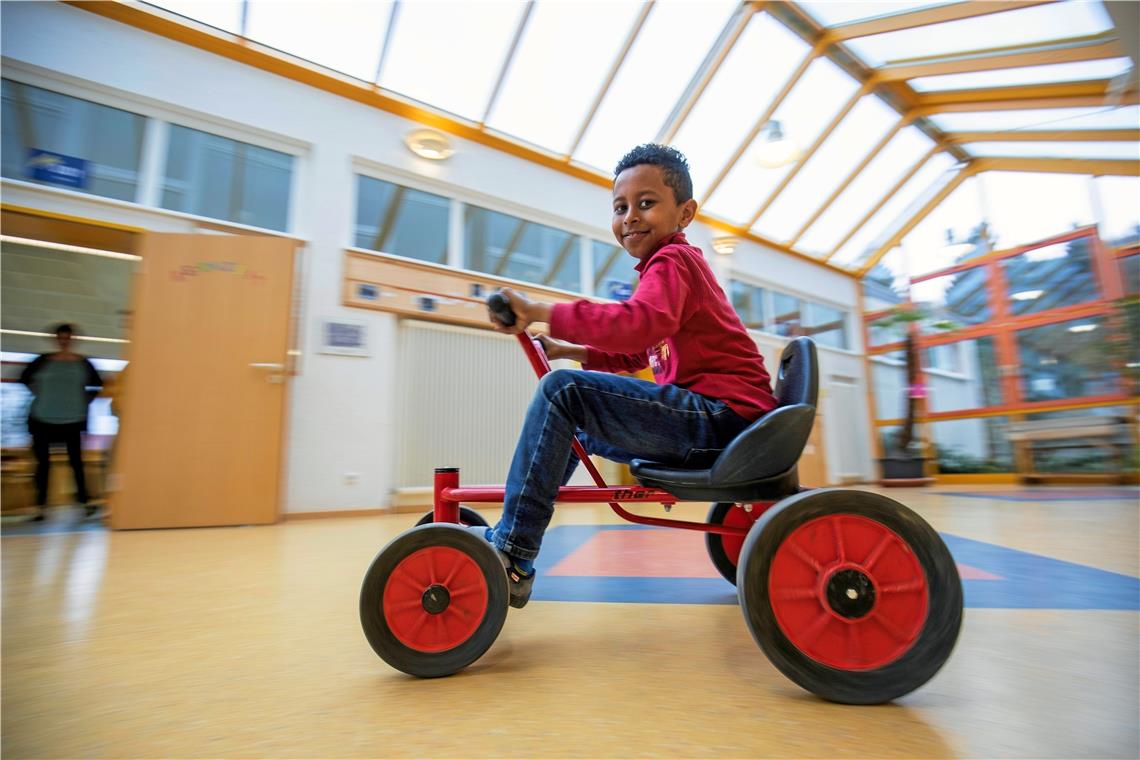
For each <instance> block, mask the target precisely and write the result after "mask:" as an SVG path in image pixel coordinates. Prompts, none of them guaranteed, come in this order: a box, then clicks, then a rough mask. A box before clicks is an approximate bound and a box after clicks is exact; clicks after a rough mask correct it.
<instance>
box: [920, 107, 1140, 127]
mask: <svg viewBox="0 0 1140 760" xmlns="http://www.w3.org/2000/svg"><path fill="white" fill-rule="evenodd" d="M929 118H930V121H932V122H934V126H936V127H938V128H939V129H940V130H942V131H943V132H997V131H1011V130H1025V131H1029V130H1034V129H1137V128H1140V106H1124V107H1121V108H1113V107H1105V108H1041V109H1033V110H1020V111H970V112H962V113H939V114H934V115H933V116H930V117H929Z"/></svg>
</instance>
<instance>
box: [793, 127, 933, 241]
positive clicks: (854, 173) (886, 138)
mask: <svg viewBox="0 0 1140 760" xmlns="http://www.w3.org/2000/svg"><path fill="white" fill-rule="evenodd" d="M910 122H911V119H910V117H909V116H904V117H903V118H901V119H899V120H898V121H897V122H895V125H894V126H893V127H891V129H890V130H889V131H888V132H887V133H886V134H885V135H883V137H882V139H880V140H879V142H878V143H877V144H876V145H875V147H873V148H871V152H870V153H868V154H867V155H866V156H864V157H863V160H862V161H860V162H859V165H858V166H856V167H855V168H854V169H852V170H851V171H850V172H848V173H847V176H846V177H845V178H844V179H843V181H842V182H840V183H839V187H837V188H835V189H834V190H833V191H832V192H831V195H829V196H827V198H826V199H825V200H824V201H823V204H822V205H821V206H820V207H819V208H817V209H816V210H815V213H814V214H812V215H811V216H810V217H808V220H807V221H806V222H804V223H803V225H801V226H800V228H799V230H797V231H796V234H795V235H794V236H793V237H792V239H791V240H789V241H788V245H789V246H791V247H793V248H794V247H795V245H796V243H798V242H799V241H800V238H802V237H803V236H804V233H805V232H807V231H808V229H809V228H810V227H811V226H812V225H813V224H815V222H816V220H818V219H819V218H820V217H821V216H823V214H824V212H825V211H827V209H829V208H831V204H832V203H834V202H835V199H836V198H838V197H839V196H840V195H842V194H843V191H844V190H846V189H847V188H848V186H850V184H851V183H852V182H854V181H855V178H856V177H858V176H859V175H860V174H861V173H862V171H863V170H864V169H866V168H867V164H869V163H871V162H872V161H874V160H875V157H876V156H878V155H879V153H881V152H882V150H883V148H885V147H887V144H888V143H890V141H891V140H893V139H894V138H895V135H897V134H898V133H899V131H900V130H901V129H902V128H903V127H906V126H909V125H910Z"/></svg>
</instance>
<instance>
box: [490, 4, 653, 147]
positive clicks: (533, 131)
mask: <svg viewBox="0 0 1140 760" xmlns="http://www.w3.org/2000/svg"><path fill="white" fill-rule="evenodd" d="M640 10H641V3H640V2H633V1H632V0H608V1H607V2H597V1H587V0H582V1H581V2H573V3H567V2H550V3H538V4H537V5H536V6H535V8H534V11H533V12H532V13H531V16H530V21H529V22H528V23H527V29H526V32H525V33H524V34H523V39H522V42H521V43H520V44H519V49H518V52H517V53H516V55H515V59H514V61H513V62H512V64H511V67H510V71H509V72H508V74H507V78H506V80H505V81H504V82H503V89H502V92H501V93H500V95H499V97H498V100H497V102H496V104H495V106H494V107H493V109H492V111H491V115H490V117H489V118H488V120H487V125H488V126H489V127H491V128H493V129H496V130H499V131H501V132H504V133H506V134H509V135H513V136H515V137H519V138H522V139H523V140H527V141H529V142H531V143H533V144H535V145H538V146H540V147H543V148H546V149H547V150H550V151H552V152H555V153H562V152H565V151H566V150H567V149H568V148H569V146H570V142H571V140H572V139H573V138H574V135H575V132H576V130H577V129H578V128H579V127H580V126H581V124H582V121H583V120H584V119H585V117H586V112H587V111H588V110H589V108H590V104H591V102H592V101H593V99H594V98H595V97H596V95H597V93H598V90H599V89H600V88H601V86H602V84H603V83H604V81H605V78H606V75H607V74H608V73H609V70H610V67H611V66H612V65H613V62H614V60H615V59H616V58H617V55H618V53H619V52H620V50H621V46H622V43H623V42H624V41H625V38H626V37H627V36H628V35H629V32H630V29H632V28H633V23H634V21H635V20H636V18H637V14H638V12H639V11H640Z"/></svg>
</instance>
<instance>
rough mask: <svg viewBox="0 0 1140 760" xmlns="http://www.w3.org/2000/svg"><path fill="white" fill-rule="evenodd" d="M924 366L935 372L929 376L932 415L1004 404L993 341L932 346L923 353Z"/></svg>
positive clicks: (977, 340) (965, 341) (978, 339)
mask: <svg viewBox="0 0 1140 760" xmlns="http://www.w3.org/2000/svg"><path fill="white" fill-rule="evenodd" d="M923 366H924V367H925V369H927V370H935V372H927V374H926V384H927V387H928V389H929V398H930V400H929V402H928V404H927V408H928V409H929V411H931V412H956V411H960V410H962V409H978V408H981V407H985V406H994V405H997V404H1000V403H1001V401H1002V399H1001V380H1000V378H999V377H998V371H997V359H996V358H995V356H994V339H993V338H990V337H987V338H977V339H976V340H963V341H958V342H957V343H946V344H943V345H940V346H931V347H930V348H928V349H927V350H926V351H924V352H923ZM940 372H941V373H949V376H947V374H940Z"/></svg>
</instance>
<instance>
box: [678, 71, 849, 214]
mask: <svg viewBox="0 0 1140 760" xmlns="http://www.w3.org/2000/svg"><path fill="white" fill-rule="evenodd" d="M857 87H858V84H857V83H856V82H855V80H854V79H852V78H851V77H849V76H848V75H847V74H846V73H844V72H843V71H842V70H841V69H840V68H839V67H838V66H836V65H835V64H834V63H832V62H831V61H829V60H827V59H826V58H818V59H816V60H815V61H812V64H811V66H809V67H808V70H807V72H806V73H805V74H804V76H803V79H801V80H800V81H799V83H798V84H797V85H796V86H795V87H794V88H793V89H792V91H791V93H790V94H789V95H788V97H787V99H786V100H784V102H783V103H782V104H781V105H780V107H779V108H778V109H776V113H775V114H773V115H772V118H773V120H775V121H778V122H780V124H781V126H782V127H783V130H784V134H785V136H786V137H787V138H788V139H790V140H794V141H795V142H796V143H797V144H798V145H799V147H800V149H802V150H806V149H807V148H808V147H810V146H811V144H812V143H813V142H815V140H816V138H817V137H819V135H820V134H821V133H822V132H823V130H824V129H825V128H826V127H827V125H828V124H829V123H830V122H831V120H832V119H833V118H835V114H836V113H838V111H839V109H840V108H842V107H843V105H844V104H845V103H846V102H847V101H848V100H849V99H850V98H851V95H852V93H854V92H855V90H856V88H857ZM764 139H765V135H764V134H763V133H761V134H760V135H758V136H757V137H756V139H755V140H753V142H752V145H751V146H749V148H748V150H746V151H745V152H744V155H743V156H741V158H740V160H739V161H737V162H736V166H735V167H733V169H732V171H731V172H729V174H728V176H727V177H725V180H724V182H723V183H721V185H720V187H719V188H717V190H716V191H715V192H714V193H713V196H712V197H711V198H710V199H709V201H708V203H707V204H706V206H707V207H708V209H709V211H710V212H712V213H713V214H716V215H718V216H723V217H724V218H726V219H730V220H732V221H735V222H739V223H747V222H750V221H751V220H752V215H753V214H755V213H756V211H758V210H759V209H760V206H761V204H762V203H763V202H764V201H765V200H767V198H768V197H769V196H770V195H771V194H772V191H774V190H775V189H776V187H777V186H778V185H779V183H780V181H781V180H783V179H784V177H785V176H787V174H788V172H789V171H791V169H792V166H793V164H788V165H785V166H781V167H778V168H774V169H770V168H765V167H764V166H763V165H762V164H761V162H760V159H759V158H758V157H757V154H756V151H757V150H758V149H759V147H760V145H761V142H762V141H763V140H764ZM699 194H700V193H698V195H699Z"/></svg>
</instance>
